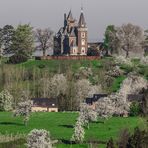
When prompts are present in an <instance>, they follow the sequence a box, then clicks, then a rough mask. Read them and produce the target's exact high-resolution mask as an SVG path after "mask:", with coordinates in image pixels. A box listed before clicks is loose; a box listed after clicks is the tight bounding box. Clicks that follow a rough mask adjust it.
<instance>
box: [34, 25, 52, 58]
mask: <svg viewBox="0 0 148 148" xmlns="http://www.w3.org/2000/svg"><path fill="white" fill-rule="evenodd" d="M35 39H36V42H37V43H38V44H39V45H38V46H37V48H38V49H40V50H42V51H43V56H46V50H47V49H48V48H50V47H51V46H52V42H53V31H52V30H51V29H49V28H46V29H37V30H36V31H35Z"/></svg>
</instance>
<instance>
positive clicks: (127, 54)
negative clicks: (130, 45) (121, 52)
mask: <svg viewBox="0 0 148 148" xmlns="http://www.w3.org/2000/svg"><path fill="white" fill-rule="evenodd" d="M128 57H129V52H128V50H127V51H126V58H128Z"/></svg>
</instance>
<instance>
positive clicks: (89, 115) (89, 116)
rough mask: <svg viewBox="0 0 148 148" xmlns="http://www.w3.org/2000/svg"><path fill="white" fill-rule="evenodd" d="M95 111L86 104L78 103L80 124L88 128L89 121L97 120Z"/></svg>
mask: <svg viewBox="0 0 148 148" xmlns="http://www.w3.org/2000/svg"><path fill="white" fill-rule="evenodd" d="M97 118H98V116H97V112H96V111H95V110H93V109H92V108H90V107H89V106H88V105H87V104H85V103H82V104H81V105H80V113H79V117H78V120H79V121H81V124H82V126H87V128H89V122H94V121H97Z"/></svg>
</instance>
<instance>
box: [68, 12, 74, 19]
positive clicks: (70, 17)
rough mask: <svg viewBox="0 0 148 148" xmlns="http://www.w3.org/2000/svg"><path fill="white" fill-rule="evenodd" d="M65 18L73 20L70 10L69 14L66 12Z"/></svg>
mask: <svg viewBox="0 0 148 148" xmlns="http://www.w3.org/2000/svg"><path fill="white" fill-rule="evenodd" d="M67 20H73V16H72V12H71V10H70V11H69V14H68V17H67Z"/></svg>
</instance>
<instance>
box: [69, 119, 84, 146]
mask: <svg viewBox="0 0 148 148" xmlns="http://www.w3.org/2000/svg"><path fill="white" fill-rule="evenodd" d="M84 135H85V131H84V128H83V126H82V123H81V121H80V120H78V121H77V122H76V125H75V128H74V134H73V135H72V138H71V140H72V141H75V142H76V143H82V142H83V140H84Z"/></svg>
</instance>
